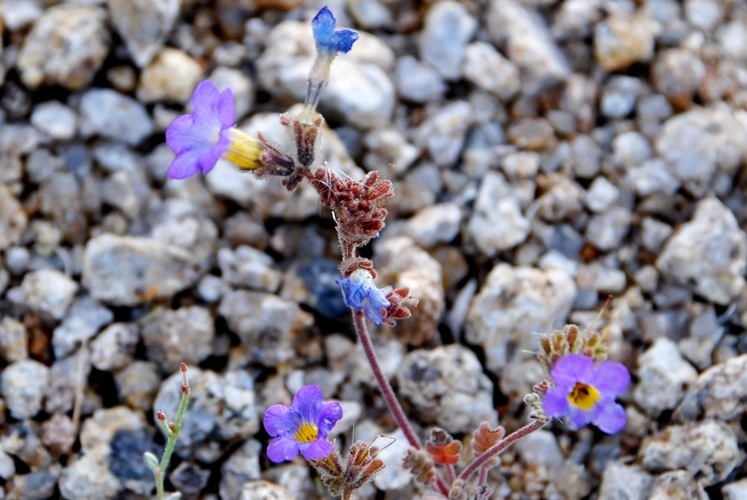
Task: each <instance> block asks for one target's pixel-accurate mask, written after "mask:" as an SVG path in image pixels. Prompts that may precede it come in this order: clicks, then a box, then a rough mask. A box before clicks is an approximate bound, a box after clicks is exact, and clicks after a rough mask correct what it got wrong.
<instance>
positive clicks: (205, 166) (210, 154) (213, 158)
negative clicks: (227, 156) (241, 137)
mask: <svg viewBox="0 0 747 500" xmlns="http://www.w3.org/2000/svg"><path fill="white" fill-rule="evenodd" d="M228 145H229V139H228V137H227V136H225V135H224V134H221V135H220V138H219V139H218V142H216V143H215V145H214V146H213V147H212V148H210V149H209V150H208V151H206V152H205V153H204V154H203V155H202V156H200V159H199V160H198V161H197V166H198V167H200V170H202V173H203V174H207V173H208V172H210V171H211V170H212V169H213V167H215V164H216V163H218V160H220V157H221V156H223V153H225V152H226V150H227V149H228Z"/></svg>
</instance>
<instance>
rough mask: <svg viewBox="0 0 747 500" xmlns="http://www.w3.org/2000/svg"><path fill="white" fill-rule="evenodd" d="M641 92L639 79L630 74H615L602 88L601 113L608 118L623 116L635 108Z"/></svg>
mask: <svg viewBox="0 0 747 500" xmlns="http://www.w3.org/2000/svg"><path fill="white" fill-rule="evenodd" d="M640 92H641V81H640V80H639V79H638V78H633V77H630V76H615V77H613V78H611V79H610V80H609V82H608V83H607V85H605V86H604V89H603V90H602V102H601V110H602V115H604V116H606V117H608V118H623V117H625V116H627V115H629V114H630V113H631V112H632V111H633V108H635V104H636V99H637V98H638V94H639V93H640Z"/></svg>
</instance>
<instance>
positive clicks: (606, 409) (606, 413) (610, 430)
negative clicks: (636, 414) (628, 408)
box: [592, 400, 628, 434]
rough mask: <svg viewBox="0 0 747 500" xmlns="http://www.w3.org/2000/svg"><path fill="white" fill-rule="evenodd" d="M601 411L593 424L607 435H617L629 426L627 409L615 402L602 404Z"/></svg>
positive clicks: (600, 405)
mask: <svg viewBox="0 0 747 500" xmlns="http://www.w3.org/2000/svg"><path fill="white" fill-rule="evenodd" d="M598 406H599V411H598V412H597V414H596V415H595V416H594V419H593V420H592V423H593V424H594V425H596V426H597V427H599V429H600V430H601V431H602V432H606V433H607V434H617V433H618V432H620V431H622V430H623V429H624V428H625V426H626V425H627V424H628V417H627V415H626V414H625V408H623V407H622V405H619V404H617V403H615V402H614V401H611V400H610V401H606V402H604V403H600V404H599V405H598Z"/></svg>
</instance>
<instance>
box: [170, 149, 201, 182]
mask: <svg viewBox="0 0 747 500" xmlns="http://www.w3.org/2000/svg"><path fill="white" fill-rule="evenodd" d="M199 159H200V151H198V150H192V151H185V152H183V153H179V154H178V155H176V158H174V161H172V162H171V165H169V169H168V171H167V175H168V177H169V179H186V178H187V177H191V176H193V175H195V174H196V173H198V172H199V171H200V167H198V166H197V162H198V161H199Z"/></svg>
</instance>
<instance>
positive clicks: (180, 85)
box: [137, 48, 240, 103]
mask: <svg viewBox="0 0 747 500" xmlns="http://www.w3.org/2000/svg"><path fill="white" fill-rule="evenodd" d="M203 78H204V77H203V72H202V66H201V65H200V63H198V62H197V61H196V60H195V59H193V58H192V57H190V56H189V54H187V53H186V52H183V51H181V50H177V49H172V48H165V49H163V50H161V51H160V52H159V53H158V54H157V55H156V57H155V58H154V59H153V60H152V61H151V62H150V64H148V66H147V67H145V69H143V71H142V73H141V74H140V84H139V85H138V88H137V98H138V100H139V101H140V102H142V103H152V102H159V101H172V102H182V103H186V102H187V101H189V99H190V97H191V96H192V91H193V90H194V89H195V87H196V86H197V84H198V83H200V80H202V79H203ZM239 90H240V89H235V91H239Z"/></svg>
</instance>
